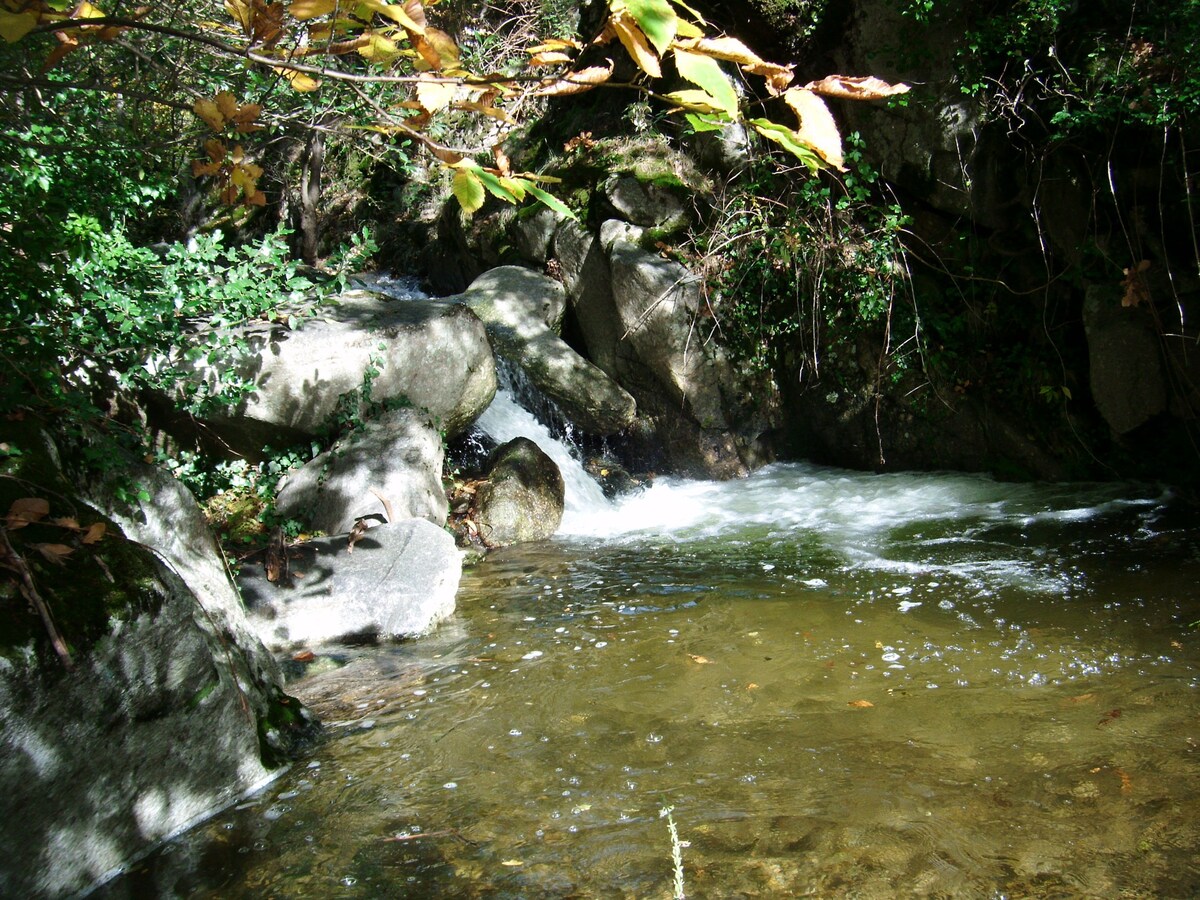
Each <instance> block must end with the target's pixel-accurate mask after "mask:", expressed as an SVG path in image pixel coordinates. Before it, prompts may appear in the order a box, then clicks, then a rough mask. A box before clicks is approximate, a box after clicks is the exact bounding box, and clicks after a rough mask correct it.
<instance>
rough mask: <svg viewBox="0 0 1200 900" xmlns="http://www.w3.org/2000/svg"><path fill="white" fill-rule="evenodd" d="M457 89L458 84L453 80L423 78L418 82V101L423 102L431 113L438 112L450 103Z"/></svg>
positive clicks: (424, 107) (422, 104) (423, 107)
mask: <svg viewBox="0 0 1200 900" xmlns="http://www.w3.org/2000/svg"><path fill="white" fill-rule="evenodd" d="M457 91H458V86H457V85H456V84H454V83H453V82H448V81H435V80H432V79H430V80H425V79H424V78H423V79H422V80H421V81H419V82H418V83H417V87H416V95H417V102H418V103H420V104H421V108H422V109H425V110H428V111H429V112H431V113H433V112H438V111H440V110H443V109H445V108H446V107H447V106H449V105H450V102H451V101H452V100H453V99H454V95H455V94H456V93H457Z"/></svg>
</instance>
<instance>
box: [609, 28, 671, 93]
mask: <svg viewBox="0 0 1200 900" xmlns="http://www.w3.org/2000/svg"><path fill="white" fill-rule="evenodd" d="M610 24H611V26H612V29H613V31H614V32H615V33H616V35H617V40H619V41H620V42H621V45H622V46H623V47H624V48H625V51H626V52H627V53H628V54H629V55H630V56H631V57H632V58H633V61H634V62H635V63H637V65H638V68H639V69H641V70H642V71H643V72H645V73H646V74H647V75H649V76H650V77H651V78H662V66H660V65H659V63H658V56H657V55H656V54H655V53H654V48H653V47H651V46H650V42H649V41H648V40H646V35H645V34H643V33H642V30H641V29H640V28H638V27H637V24H636V23H634V22H631V21H629V20H627V19H626V18H625V17H624V16H618V15H614V16H613V17H612V19H611V20H610Z"/></svg>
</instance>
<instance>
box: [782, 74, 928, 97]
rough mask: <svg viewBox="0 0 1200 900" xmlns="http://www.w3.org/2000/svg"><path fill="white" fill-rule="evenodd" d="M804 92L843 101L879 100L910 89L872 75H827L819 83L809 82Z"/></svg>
mask: <svg viewBox="0 0 1200 900" xmlns="http://www.w3.org/2000/svg"><path fill="white" fill-rule="evenodd" d="M804 90H806V91H812V92H813V93H814V94H823V95H824V96H826V97H840V98H841V99H843V100H881V99H883V98H884V97H894V96H896V95H897V94H907V93H908V92H909V91H910V90H911V88H910V87H909V86H908V85H907V84H904V83H899V84H889V83H888V82H886V81H884V80H883V79H882V78H876V77H875V76H874V75H866V76H851V75H827V76H826V77H824V78H822V79H821V80H820V81H810V82H809V83H808V84H806V85H805V86H804Z"/></svg>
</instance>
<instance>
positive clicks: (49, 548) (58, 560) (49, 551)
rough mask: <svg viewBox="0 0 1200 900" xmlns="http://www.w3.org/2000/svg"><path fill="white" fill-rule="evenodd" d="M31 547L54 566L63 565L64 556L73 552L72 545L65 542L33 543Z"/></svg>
mask: <svg viewBox="0 0 1200 900" xmlns="http://www.w3.org/2000/svg"><path fill="white" fill-rule="evenodd" d="M33 549H34V550H36V551H37V552H38V553H40V554H42V556H44V557H45V558H46V560H47V561H49V562H52V563H54V564H55V565H56V566H61V565H63V564H64V562H65V560H66V558H67V557H68V556H70V555H71V554H72V553H74V552H75V548H74V547H68V546H67V545H66V544H34V545H33Z"/></svg>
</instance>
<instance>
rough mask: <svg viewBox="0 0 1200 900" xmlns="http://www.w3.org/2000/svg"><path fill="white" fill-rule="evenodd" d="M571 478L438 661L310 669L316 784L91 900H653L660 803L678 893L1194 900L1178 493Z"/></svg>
mask: <svg viewBox="0 0 1200 900" xmlns="http://www.w3.org/2000/svg"><path fill="white" fill-rule="evenodd" d="M492 416H493V419H494V420H495V421H492V422H491V423H490V425H489V427H490V428H491V429H492V430H493V432H494V433H496V436H497V437H500V436H501V435H503V436H511V434H510V433H509V432H508V431H505V429H508V428H510V426H512V427H515V428H517V430H518V431H519V430H520V428H519V427H517V426H513V425H512V422H511V419H512V418H513V417H519V416H520V410H519V408H517V407H515V406H514V407H512V408H511V409H507V408H498V409H495V410H493V414H492ZM531 427H532V426H531ZM538 439H539V440H543V441H547V442H550V441H552V439H550V438H549V436H548V435H544V436H541V437H539V438H538ZM560 449H561V448H560ZM561 464H562V465H563V466H564V467H568V468H569V467H570V466H571V465H572V464H573V463H572V461H571V460H570V458H569V456H568V457H566V458H565V460H563V461H562V462H561ZM577 475H579V476H582V473H574V472H573V471H572V472H569V473H568V482H569V484H573V485H574V486H572V487H570V488H569V490H570V494H571V496H570V497H569V499H568V516H567V518H566V521H565V522H564V528H563V533H561V534H560V535H559V536H557V537H556V538H555V539H554V540H552V541H549V542H546V543H543V544H538V545H533V546H525V547H517V548H512V549H509V550H506V551H502V552H498V553H495V554H493V555H492V556H490V557H489V558H488V559H486V560H485V561H484V562H483V563H481V564H480V565H478V566H476V567H474V568H471V569H469V570H468V571H467V572H466V573H465V575H464V578H463V583H462V588H461V592H460V599H459V610H458V612H457V614H456V616H455V617H454V618H453V619H452V620H451V621H450V622H448V623H446V624H445V625H443V626H442V627H441V628H440V629H439V631H438V632H437V633H436V634H435V635H434V636H432V637H431V638H429V639H426V640H423V641H419V642H416V643H412V644H405V645H399V646H383V647H376V648H364V649H360V650H356V651H344V652H340V653H337V654H333V653H329V652H326V653H322V654H320V659H319V662H321V663H323V664H324V665H326V666H329V667H330V670H329V671H326V672H325V673H324V674H321V675H317V676H311V677H310V678H309V679H308V681H307V682H299V683H297V685H295V690H296V691H297V692H298V693H299V694H300V695H301V696H302V697H304V698H305V699H306V700H307V701H308V702H310V703H312V704H314V706H315V707H316V708H318V709H319V710H321V711H322V712H323V714H324V715H325V716H326V721H327V725H328V732H329V739H328V741H327V742H325V743H324V744H323V745H322V746H321V747H320V748H319V749H318V750H317V751H316V752H315V754H314V756H313V757H312V759H311V760H307V761H303V762H300V763H298V764H297V765H296V766H295V767H294V768H293V769H292V770H291V771H290V772H288V773H287V774H286V775H284V776H283V777H282V778H280V779H279V780H278V781H277V782H276V783H274V784H273V785H272V786H271V787H270V788H269V789H268V790H267V791H266V792H265V793H263V794H262V795H261V796H260V797H257V798H254V799H251V800H250V801H248V802H247V803H245V804H243V805H242V806H241V807H239V808H238V809H236V810H233V811H230V812H229V813H227V814H225V815H223V816H221V817H219V818H218V819H216V820H213V821H212V822H210V823H208V824H206V825H204V826H202V827H200V828H198V829H195V830H194V831H192V832H190V833H189V834H187V835H185V836H183V837H181V838H180V839H178V840H177V841H174V842H172V843H171V844H169V845H168V846H167V847H165V848H164V850H163V851H162V852H160V853H159V854H157V855H156V856H155V857H153V858H152V859H150V860H148V861H147V862H146V864H145V865H144V866H143V867H140V868H139V869H137V870H135V871H133V872H131V873H130V874H128V875H126V876H125V877H123V878H122V879H120V880H118V881H116V882H114V883H112V884H111V885H110V886H109V887H108V888H106V889H105V891H104V892H102V895H103V896H107V897H114V898H115V897H128V896H196V897H221V898H262V897H276V898H301V897H303V898H323V897H343V896H344V897H398V898H399V897H413V898H440V897H464V898H474V897H479V898H484V897H486V898H568V897H571V898H592V897H596V898H608V897H614V898H664V897H670V896H672V892H673V862H672V850H673V847H672V840H671V834H670V831H669V829H668V822H667V820H666V819H664V818H662V817H660V811H661V810H663V809H664V808H668V807H670V808H672V809H673V813H672V820H673V822H674V823H675V825H676V826H677V829H678V836H679V839H680V840H681V841H682V842H685V843H686V845H685V846H681V847H679V848H677V849H678V852H679V853H680V854H681V858H682V865H683V883H684V889H685V891H686V894H687V896H688V897H696V898H700V897H711V898H733V897H791V896H819V897H862V898H891V897H899V896H904V897H980V898H993V897H995V898H999V897H1047V898H1049V897H1055V898H1060V897H1097V898H1099V897H1118V896H1120V897H1186V896H1194V895H1196V894H1197V893H1200V861H1198V855H1197V851H1198V849H1200V806H1198V805H1197V804H1196V803H1195V801H1194V798H1195V795H1196V792H1197V789H1198V788H1200V721H1198V720H1197V715H1196V712H1197V701H1198V699H1200V697H1198V692H1200V633H1198V631H1197V629H1196V628H1194V627H1192V624H1191V623H1193V622H1194V621H1195V620H1197V619H1200V588H1198V587H1197V585H1198V583H1200V579H1198V575H1200V546H1198V545H1197V533H1196V531H1195V530H1194V529H1193V527H1192V524H1191V522H1190V521H1188V518H1187V515H1186V514H1185V513H1184V512H1181V511H1179V510H1177V509H1176V508H1175V507H1174V505H1173V504H1172V503H1171V500H1170V498H1169V496H1166V495H1165V494H1164V493H1163V492H1162V491H1160V490H1158V489H1155V488H1153V487H1147V486H1130V485H1015V484H999V483H996V482H994V481H991V480H989V479H986V478H982V477H975V476H967V475H951V474H904V475H870V474H860V473H853V472H846V471H841V470H834V469H826V468H818V467H814V466H810V465H802V464H788V465H775V466H771V467H769V468H767V469H766V470H763V471H761V472H759V473H757V474H756V475H754V476H752V477H750V478H748V479H745V480H742V481H737V482H730V483H720V484H718V483H707V482H681V481H670V480H660V481H658V482H656V483H654V484H653V485H652V486H651V487H649V488H648V489H646V490H645V491H643V492H641V493H639V494H635V495H631V496H628V497H626V498H623V499H622V500H621V501H619V502H617V503H616V504H609V503H608V502H607V501H605V500H604V499H603V497H602V496H601V495H599V493H598V492H596V493H594V494H593V493H591V491H592V487H590V486H589V485H588V484H587V483H586V482H584V481H574V479H575V478H576V476H577ZM581 492H582V493H581ZM334 663H336V664H340V668H336V669H335V668H332V666H333V664H334Z"/></svg>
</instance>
